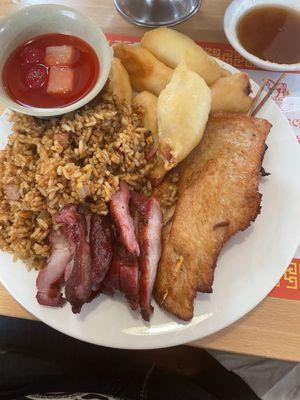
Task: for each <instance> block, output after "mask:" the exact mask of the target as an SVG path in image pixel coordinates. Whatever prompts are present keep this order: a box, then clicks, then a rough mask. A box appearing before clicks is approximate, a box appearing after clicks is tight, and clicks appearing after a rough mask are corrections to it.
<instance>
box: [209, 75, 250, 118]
mask: <svg viewBox="0 0 300 400" xmlns="http://www.w3.org/2000/svg"><path fill="white" fill-rule="evenodd" d="M250 93H251V84H250V81H249V75H248V74H246V73H239V74H234V75H230V76H226V77H224V78H220V79H218V80H217V81H216V82H215V83H214V84H213V85H212V86H211V96H212V102H211V112H212V113H213V112H216V111H224V112H232V113H241V114H246V113H247V112H248V111H249V109H250V107H251V106H252V103H253V101H254V99H253V98H252V97H250V96H249V94H250Z"/></svg>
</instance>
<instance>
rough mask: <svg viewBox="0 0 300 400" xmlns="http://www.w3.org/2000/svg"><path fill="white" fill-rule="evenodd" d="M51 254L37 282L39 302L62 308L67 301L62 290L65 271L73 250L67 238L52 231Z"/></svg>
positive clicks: (50, 237) (50, 238) (50, 239)
mask: <svg viewBox="0 0 300 400" xmlns="http://www.w3.org/2000/svg"><path fill="white" fill-rule="evenodd" d="M49 241H50V244H51V254H50V257H49V258H48V261H47V266H46V267H45V268H44V269H42V270H41V271H40V272H39V274H38V276H37V280H36V287H37V290H38V292H37V295H36V298H37V301H38V302H39V304H42V305H44V306H51V307H62V306H63V305H64V303H65V299H64V298H63V297H62V294H61V288H62V285H63V283H64V274H65V269H66V266H67V265H68V263H69V262H70V260H71V259H72V250H71V249H70V247H69V243H68V241H67V238H66V237H65V236H64V235H63V234H60V233H59V232H55V231H51V233H50V235H49Z"/></svg>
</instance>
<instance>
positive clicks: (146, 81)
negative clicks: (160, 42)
mask: <svg viewBox="0 0 300 400" xmlns="http://www.w3.org/2000/svg"><path fill="white" fill-rule="evenodd" d="M113 49H114V55H115V57H118V58H119V59H120V60H121V62H122V64H123V65H124V67H125V68H126V70H127V72H128V74H129V78H130V81H131V84H132V86H133V87H134V89H135V90H136V91H137V92H142V91H143V90H147V91H148V92H151V93H153V94H155V96H159V94H160V92H161V91H162V90H163V89H164V88H165V87H166V85H167V83H168V82H169V81H170V79H171V77H172V74H173V70H172V69H171V68H169V67H167V66H166V65H165V64H164V63H162V62H161V61H159V60H158V59H157V58H155V57H154V56H153V55H152V54H151V53H150V52H149V51H148V50H146V49H142V48H141V47H134V46H130V45H128V44H125V43H118V44H116V45H114V46H113Z"/></svg>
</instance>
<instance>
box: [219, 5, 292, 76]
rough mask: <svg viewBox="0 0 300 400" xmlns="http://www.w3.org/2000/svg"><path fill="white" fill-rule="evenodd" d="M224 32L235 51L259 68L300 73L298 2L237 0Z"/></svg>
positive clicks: (229, 11)
mask: <svg viewBox="0 0 300 400" xmlns="http://www.w3.org/2000/svg"><path fill="white" fill-rule="evenodd" d="M224 31H225V34H226V36H227V39H228V41H229V42H230V44H231V45H232V46H233V48H234V49H235V50H236V51H237V52H239V53H240V54H241V55H242V56H243V57H244V58H246V59H247V60H248V61H250V62H251V63H252V64H254V65H256V66H258V67H259V68H262V69H266V70H269V71H300V1H299V0H244V1H241V0H234V1H232V3H231V4H230V5H229V6H228V8H227V10H226V12H225V15H224Z"/></svg>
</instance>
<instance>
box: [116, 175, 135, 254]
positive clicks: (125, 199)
mask: <svg viewBox="0 0 300 400" xmlns="http://www.w3.org/2000/svg"><path fill="white" fill-rule="evenodd" d="M129 200H130V191H129V188H128V185H127V183H126V182H120V187H119V190H118V191H117V192H116V193H115V194H114V195H113V196H112V199H111V202H110V212H111V215H112V217H113V219H114V221H115V223H116V225H117V228H118V232H119V239H120V242H121V243H122V244H123V246H124V247H125V248H126V249H127V250H128V251H129V253H131V254H133V255H135V256H139V255H140V248H139V244H138V241H137V239H136V236H135V231H134V223H133V219H132V217H131V216H130V212H129Z"/></svg>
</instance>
